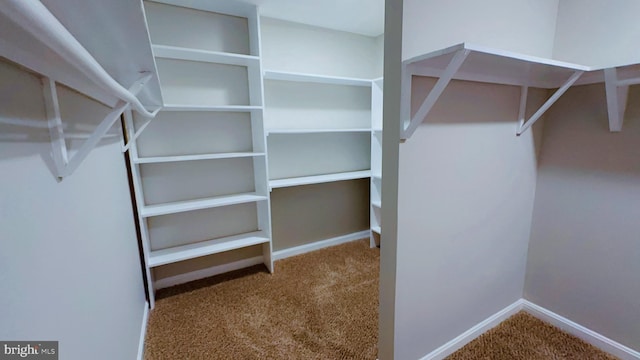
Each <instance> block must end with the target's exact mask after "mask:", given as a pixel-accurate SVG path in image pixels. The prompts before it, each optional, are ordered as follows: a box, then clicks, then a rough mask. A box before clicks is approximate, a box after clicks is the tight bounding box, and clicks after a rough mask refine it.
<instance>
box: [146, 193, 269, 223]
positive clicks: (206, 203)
mask: <svg viewBox="0 0 640 360" xmlns="http://www.w3.org/2000/svg"><path fill="white" fill-rule="evenodd" d="M263 200H267V197H266V196H262V195H257V194H256V193H246V194H235V195H224V196H216V197H211V198H205V199H196V200H185V201H177V202H172V203H166V204H158V205H145V206H143V207H142V208H141V211H140V215H142V217H145V218H146V217H151V216H160V215H167V214H175V213H180V212H185V211H193V210H201V209H209V208H214V207H220V206H229V205H236V204H244V203H250V202H257V201H263Z"/></svg>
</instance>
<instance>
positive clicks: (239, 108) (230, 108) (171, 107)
mask: <svg viewBox="0 0 640 360" xmlns="http://www.w3.org/2000/svg"><path fill="white" fill-rule="evenodd" d="M261 110H262V106H253V105H179V104H165V105H164V106H163V107H162V111H218V112H251V111H261Z"/></svg>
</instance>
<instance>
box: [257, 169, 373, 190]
mask: <svg viewBox="0 0 640 360" xmlns="http://www.w3.org/2000/svg"><path fill="white" fill-rule="evenodd" d="M370 176H371V171H370V170H362V171H352V172H344V173H336V174H324V175H315V176H303V177H295V178H287V179H277V180H269V187H270V188H274V189H275V188H283V187H290V186H300V185H310V184H322V183H327V182H334V181H343V180H355V179H364V178H368V177H370Z"/></svg>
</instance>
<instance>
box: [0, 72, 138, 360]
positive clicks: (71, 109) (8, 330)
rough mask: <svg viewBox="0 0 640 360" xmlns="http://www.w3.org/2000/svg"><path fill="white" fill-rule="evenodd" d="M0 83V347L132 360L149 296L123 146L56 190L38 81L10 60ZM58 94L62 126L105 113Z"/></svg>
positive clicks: (108, 149)
mask: <svg viewBox="0 0 640 360" xmlns="http://www.w3.org/2000/svg"><path fill="white" fill-rule="evenodd" d="M0 79H2V81H0V174H2V176H0V284H2V285H1V290H0V319H2V320H0V339H2V340H57V341H59V342H60V358H61V359H70V360H84V359H104V360H112V359H135V358H136V355H137V351H138V341H139V339H140V327H141V324H142V315H143V309H144V306H145V296H144V286H143V283H142V274H141V268H140V260H139V257H138V245H137V239H136V232H135V227H134V218H133V213H132V210H131V198H130V196H129V185H128V183H127V172H126V167H125V162H124V158H123V155H122V152H121V151H120V144H119V143H118V142H117V141H118V139H119V138H115V140H111V141H110V142H103V143H101V144H100V145H99V146H98V147H97V148H96V149H95V150H94V151H93V152H92V153H91V154H90V155H89V157H88V158H87V159H86V160H85V162H83V163H82V164H81V165H80V167H79V168H78V169H77V171H76V172H75V173H74V174H73V175H71V176H70V177H68V178H66V179H65V180H63V181H62V182H60V183H58V182H57V181H56V180H55V178H54V176H53V174H52V172H51V171H50V166H51V160H50V155H49V154H50V152H51V146H50V144H49V142H48V141H49V134H48V130H47V128H46V121H45V115H44V103H43V97H42V89H41V84H40V81H39V79H37V78H36V77H35V76H33V75H31V74H28V73H26V72H24V71H23V70H20V69H18V68H17V67H14V66H13V65H9V64H6V63H4V62H0ZM58 91H59V96H60V98H61V107H62V109H61V110H62V113H63V116H64V121H63V122H64V123H65V124H69V123H73V122H78V121H79V120H82V122H86V121H90V122H92V123H93V122H97V121H100V120H101V119H102V117H100V116H103V115H104V114H105V108H104V107H103V106H101V105H98V104H96V103H94V102H91V101H89V100H87V99H86V98H83V97H81V96H80V95H78V94H76V93H74V92H71V91H68V90H66V91H65V90H64V89H60V88H59V90H58ZM8 122H23V123H24V122H29V123H31V124H35V125H40V126H43V127H40V128H30V127H26V126H11V125H6V124H7V123H8ZM75 130H78V128H75ZM116 130H118V129H116ZM12 134H13V135H12ZM24 135H26V136H27V137H21V136H24ZM70 145H71V147H72V148H74V149H77V146H78V145H79V142H78V141H73V142H71V144H70Z"/></svg>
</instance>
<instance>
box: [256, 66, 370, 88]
mask: <svg viewBox="0 0 640 360" xmlns="http://www.w3.org/2000/svg"><path fill="white" fill-rule="evenodd" d="M264 78H265V79H267V80H278V81H294V82H306V83H316V84H331V85H349V86H367V87H370V86H371V83H372V80H370V79H358V78H349V77H341V76H326V75H316V74H303V73H295V72H287V71H274V70H265V71H264Z"/></svg>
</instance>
